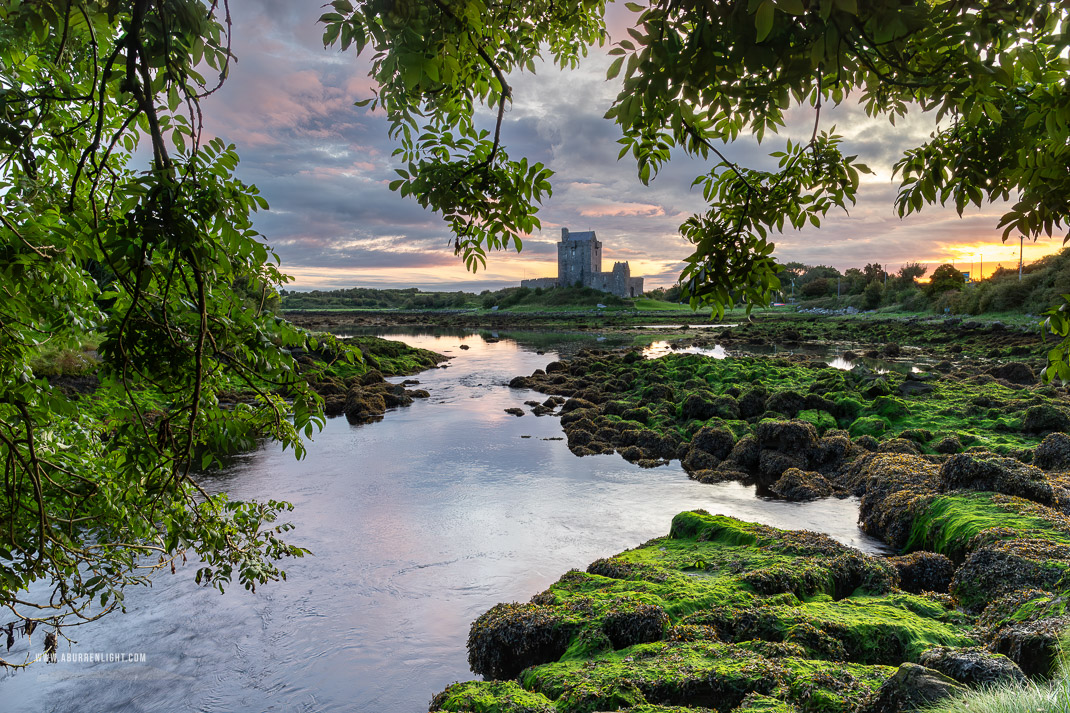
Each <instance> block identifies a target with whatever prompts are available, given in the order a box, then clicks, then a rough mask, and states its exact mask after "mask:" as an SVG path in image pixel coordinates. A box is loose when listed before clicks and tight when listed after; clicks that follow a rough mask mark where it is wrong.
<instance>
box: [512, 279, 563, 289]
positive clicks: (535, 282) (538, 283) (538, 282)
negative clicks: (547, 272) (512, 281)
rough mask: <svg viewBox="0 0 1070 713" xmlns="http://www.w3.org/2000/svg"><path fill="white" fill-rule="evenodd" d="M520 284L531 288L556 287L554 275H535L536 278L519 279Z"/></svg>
mask: <svg viewBox="0 0 1070 713" xmlns="http://www.w3.org/2000/svg"><path fill="white" fill-rule="evenodd" d="M520 286H521V287H530V288H531V289H533V290H534V289H535V288H536V287H541V288H543V289H550V288H551V287H557V278H556V277H536V278H534V279H531V280H521V281H520Z"/></svg>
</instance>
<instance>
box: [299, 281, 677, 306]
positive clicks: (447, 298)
mask: <svg viewBox="0 0 1070 713" xmlns="http://www.w3.org/2000/svg"><path fill="white" fill-rule="evenodd" d="M673 289H674V290H675V293H676V295H677V296H678V295H679V292H680V289H679V288H678V287H676V288H673ZM279 295H280V306H281V308H282V309H284V310H288V309H289V310H331V309H398V310H430V309H477V308H482V309H491V308H493V307H498V308H500V309H507V308H509V307H518V306H530V307H533V308H536V307H539V306H545V307H576V308H577V309H579V308H588V307H595V306H597V305H599V304H604V305H606V306H607V307H619V306H622V305H624V304H625V303H626V300H624V299H622V298H620V297H617V296H616V295H612V294H610V293H608V292H601V291H599V290H595V289H592V288H589V287H562V288H555V289H545V290H544V289H543V288H541V287H536V288H535V289H532V288H530V287H506V288H504V289H501V290H493V291H492V290H483V291H482V292H480V293H479V294H475V293H472V292H460V291H458V292H422V291H421V290H419V289H417V288H415V287H411V288H408V289H391V290H380V289H375V288H371V287H353V288H350V289H344V290H312V291H311V292H294V291H288V290H282V291H281V292H280V293H279Z"/></svg>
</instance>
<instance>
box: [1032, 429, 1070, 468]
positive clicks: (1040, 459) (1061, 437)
mask: <svg viewBox="0 0 1070 713" xmlns="http://www.w3.org/2000/svg"><path fill="white" fill-rule="evenodd" d="M1033 465H1035V466H1036V467H1038V468H1042V469H1044V470H1070V436H1068V435H1066V434H1065V433H1049V434H1048V435H1047V436H1045V437H1044V440H1043V441H1041V443H1040V445H1039V446H1037V447H1036V450H1035V451H1034V452H1033Z"/></svg>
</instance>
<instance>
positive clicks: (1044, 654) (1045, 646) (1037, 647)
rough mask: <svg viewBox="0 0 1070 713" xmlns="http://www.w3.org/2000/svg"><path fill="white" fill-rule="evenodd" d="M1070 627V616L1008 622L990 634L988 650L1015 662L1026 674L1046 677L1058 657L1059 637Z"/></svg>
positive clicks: (1052, 669) (1053, 667)
mask: <svg viewBox="0 0 1070 713" xmlns="http://www.w3.org/2000/svg"><path fill="white" fill-rule="evenodd" d="M1068 627H1070V618H1067V617H1053V618H1050V619H1044V620H1041V621H1029V622H1022V623H1017V624H1009V625H1007V626H1004V627H1002V628H1000V629H999V631H997V632H996V633H995V635H994V636H993V637H992V643H991V644H990V645H989V649H990V650H991V651H993V652H994V653H997V654H1002V655H1004V656H1006V657H1007V658H1009V659H1010V660H1011V661H1013V662H1014V663H1016V664H1018V666H1019V668H1021V670H1022V672H1023V673H1024V674H1025V675H1026V676H1049V675H1051V673H1052V671H1054V669H1055V666H1056V665H1057V663H1058V660H1059V637H1060V636H1062V633H1063V632H1064V631H1065V630H1066V629H1067V628H1068Z"/></svg>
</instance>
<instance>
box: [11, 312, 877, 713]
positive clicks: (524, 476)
mask: <svg viewBox="0 0 1070 713" xmlns="http://www.w3.org/2000/svg"><path fill="white" fill-rule="evenodd" d="M385 336H388V337H389V336H392V335H385ZM398 336H400V337H401V338H402V339H403V340H404V341H407V342H409V343H411V344H413V345H415V346H420V347H424V348H428V349H433V350H435V351H438V352H442V353H445V354H447V355H450V356H452V357H454V358H453V359H452V360H451V361H450V362H449V368H446V369H434V370H430V371H427V372H424V373H422V374H419V375H418V376H417V377H416V378H417V379H419V380H420V382H421V388H426V389H428V390H429V391H430V393H431V398H430V399H427V400H420V401H417V402H416V403H414V404H413V405H412V406H410V407H407V408H403V409H398V410H395V411H392V412H390V413H388V414H387V415H386V418H385V419H384V420H383V421H382V422H380V423H375V424H369V425H361V426H350V425H349V424H348V423H346V422H345V420H344V419H332V420H331V421H329V422H328V424H327V427H326V428H325V429H324V431H323V432H322V433H320V434H319V435H318V436H317V437H316V439H315V443H313V444H312V445H311V447H310V448H309V452H308V457H307V458H306V459H305V460H304V461H301V462H295V461H294V460H293V458H292V454H290V453H283V452H282V451H281V450H280V449H279V448H277V447H275V446H273V445H272V446H267V447H265V448H263V449H262V450H260V451H258V452H255V453H250V454H247V455H245V456H242V457H240V458H238V459H237V460H236V462H235V464H234V465H233V467H231V468H229V469H228V470H227V471H226V472H224V473H222V474H219V475H216V476H213V477H211V478H209V479H208V484H209V486H210V487H211V488H213V489H217V490H222V489H225V490H227V491H228V492H230V493H231V494H232V496H233V497H236V498H253V497H256V498H268V497H271V498H276V499H286V500H290V501H292V502H293V503H294V504H295V506H296V509H295V511H294V512H293V513H292V520H293V522H294V523H295V524H296V525H297V526H298V527H297V530H296V531H295V532H293V533H290V537H289V539H290V540H291V541H292V542H294V543H295V544H299V545H302V546H305V547H308V548H310V549H311V550H312V551H313V552H314V553H315V556H313V557H309V558H306V559H303V560H298V561H295V562H292V563H288V566H287V567H286V569H287V571H288V574H289V578H288V581H286V582H279V583H275V584H273V585H269V586H265V587H262V588H259V589H258V591H257V594H255V595H250V594H248V593H246V592H243V591H241V590H240V587H233V588H232V591H228V593H227V594H226V595H223V596H221V595H219V594H218V593H213V591H211V590H206V589H204V588H201V587H198V586H196V585H195V584H194V582H193V575H194V572H195V565H193V564H192V563H190V564H189V565H187V566H185V567H184V568H180V569H179V575H178V576H170V575H165V576H162V577H158V578H157V579H156V581H155V584H154V586H153V587H152V588H151V589H139V590H133V591H130V592H129V594H128V596H127V607H128V610H129V613H128V614H126V615H119V616H114V617H111V618H108V619H105V620H103V621H101V622H99V623H97V624H93V625H89V626H86V627H84V628H82V629H81V630H78V631H74V630H71V631H70V632H69V633H70V635H71V636H73V637H74V638H76V639H78V641H79V644H78V647H77V648H76V649H75V651H79V652H128V651H129V652H144V653H145V654H146V661H145V663H143V664H107V663H83V664H74V663H60V664H56V665H53V666H47V667H46V666H38V667H36V668H34V669H31V670H30V671H28V672H23V673H18V674H4V675H3V678H0V697H2V700H3V702H4V705H3V706H2V707H3V708H4V709H5V710H25V711H81V710H85V709H86V707H87V702H88V701H92V704H91V705H92V707H93V709H95V710H107V711H159V710H166V711H202V710H211V711H250V712H253V711H255V712H257V713H260V712H261V711H368V712H369V713H370V712H372V711H375V712H377V713H378V712H385V713H392V712H395V711H396V712H397V713H401V712H405V713H410V712H411V711H416V710H422V709H425V708H426V705H427V701H428V699H429V698H430V697H431V695H433V694H434V693H435V692H437V691H439V690H441V689H442V688H444V687H445V686H446V685H447V684H449V683H450V682H452V681H454V680H463V679H466V678H470V677H471V674H470V672H469V670H468V664H467V661H466V654H465V649H464V644H465V640H466V637H467V633H468V625H469V623H470V622H471V621H472V620H473V619H474V618H475V617H476V616H478V615H479V614H480V613H482V612H483V611H485V610H486V609H488V608H489V607H491V606H492V605H494V604H495V603H497V602H499V601H526V600H527V599H529V598H530V597H531V596H532V595H533V594H534V593H536V592H538V591H541V590H542V589H544V588H545V587H546V586H548V585H549V584H550V583H552V582H553V581H555V580H556V579H557V578H558V577H559V576H560V575H561V574H563V573H564V572H565V571H567V570H568V569H569V568H571V567H580V568H583V567H585V566H586V565H587V564H588V563H590V562H591V561H593V560H595V559H597V558H598V557H604V556H607V555H610V554H614V553H616V552H619V551H621V550H623V549H625V548H628V547H633V546H635V545H637V544H640V543H642V542H644V541H645V540H647V539H649V538H651V537H655V536H658V535H662V534H665V533H666V532H667V531H668V528H669V523H670V520H671V518H672V516H673V515H674V514H676V513H677V512H680V511H682V510H688V509H693V508H700V507H701V508H705V509H707V510H709V511H711V512H715V513H716V512H720V513H726V514H730V515H736V516H738V517H742V518H745V519H748V520H758V521H761V522H765V523H768V524H772V525H777V526H781V527H789V528H807V529H813V530H820V531H824V532H828V533H829V534H831V535H832V536H834V537H836V538H837V539H839V540H841V541H843V542H845V543H848V544H851V545H854V546H857V547H861V548H863V549H866V550H869V551H879V550H880V545H879V544H878V543H877V542H876V541H874V540H872V539H870V538H868V537H866V536H865V535H863V534H862V533H861V532H860V531H859V530H858V528H857V526H856V519H857V507H858V504H857V501H855V500H835V499H830V500H823V501H818V502H814V503H787V502H781V501H769V500H763V499H760V498H757V497H755V491H754V489H753V488H749V487H744V486H742V485H738V484H734V483H728V484H723V485H716V486H714V485H701V484H699V483H696V482H694V481H691V480H688V478H687V477H686V475H685V474H684V473H683V472H682V470H681V469H680V467H679V465H678V463H676V462H674V463H673V464H671V465H670V466H667V467H663V468H657V469H654V470H642V469H640V468H638V467H637V466H634V465H632V464H630V463H628V462H626V461H624V460H623V459H622V458H620V457H619V456H615V455H612V456H610V455H607V456H594V457H587V458H577V457H575V456H574V455H572V453H570V452H569V451H568V449H567V447H566V445H565V443H564V442H563V441H560V440H547V439H552V438H560V436H561V428H560V423H559V422H558V420H557V419H555V418H552V417H542V418H538V417H535V416H533V415H532V414H531V413H530V411H529V410H528V409H527V408H526V407H525V406H524V402H525V401H527V400H531V399H537V400H540V401H541V400H542V399H543V398H545V397H544V396H542V395H540V394H536V393H534V392H530V391H526V390H517V389H510V388H508V387H507V386H506V384H507V383H508V381H509V379H511V378H512V377H513V376H515V375H518V374H530V373H531V372H532V371H533V370H534V369H536V368H541V367H543V366H545V365H546V363H547V362H549V361H551V360H553V359H557V358H558V357H559V356H560V354H561V352H560V351H558V350H545V347H546V346H547V345H546V344H545V343H543V342H541V341H540V340H541V338H540V337H534V336H530V337H528V336H525V337H521V338H520V339H513V338H509V337H508V336H507V334H506V333H505V332H500V333H499V338H500V341H496V342H495V341H492V342H488V341H487V340H486V339H485V338H484V335H481V334H479V333H471V332H464V333H457V332H448V333H441V332H440V333H438V334H426V333H425V334H417V335H413V334H405V335H398ZM529 338H530V339H531V340H532V343H537V344H539V346H538V348H533V347H531V346H525V344H524V343H523V340H525V339H529ZM461 345H465V346H468V347H469V348H468V349H466V350H462V349H461V348H460V347H461ZM572 346H573V344H572V343H568V344H564V345H562V348H563V349H570V348H572ZM541 350H545V351H546V353H545V354H542V355H540V354H538V353H536V352H537V351H541ZM395 380H400V378H399V379H395ZM512 407H520V408H523V409H524V410H525V415H524V416H523V417H521V418H517V417H515V416H512V415H509V414H506V413H505V412H504V409H506V408H512ZM525 436H528V437H527V438H525ZM20 645H22V644H21V643H20ZM36 645H37V646H39V645H40V642H39V641H38V642H36Z"/></svg>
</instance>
